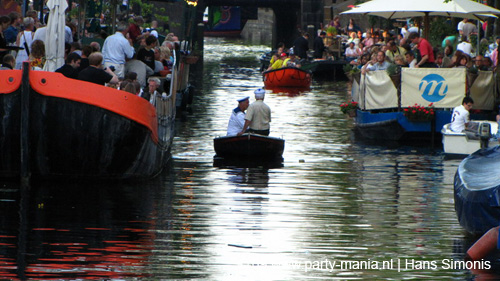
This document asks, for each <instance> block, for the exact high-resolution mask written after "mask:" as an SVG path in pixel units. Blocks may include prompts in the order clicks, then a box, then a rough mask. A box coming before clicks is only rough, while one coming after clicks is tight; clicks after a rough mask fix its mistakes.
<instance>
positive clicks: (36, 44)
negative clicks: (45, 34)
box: [29, 40, 45, 70]
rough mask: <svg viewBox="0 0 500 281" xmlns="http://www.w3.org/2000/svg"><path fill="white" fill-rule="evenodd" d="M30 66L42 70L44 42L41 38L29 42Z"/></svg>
mask: <svg viewBox="0 0 500 281" xmlns="http://www.w3.org/2000/svg"><path fill="white" fill-rule="evenodd" d="M29 61H30V66H31V67H32V68H33V70H42V69H43V65H44V64H45V44H44V43H43V41H41V40H35V41H33V43H31V53H30V55H29Z"/></svg>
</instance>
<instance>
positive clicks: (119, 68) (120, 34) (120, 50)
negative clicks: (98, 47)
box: [102, 23, 135, 78]
mask: <svg viewBox="0 0 500 281" xmlns="http://www.w3.org/2000/svg"><path fill="white" fill-rule="evenodd" d="M126 34H127V25H125V23H119V24H118V25H117V26H116V33H115V34H113V35H111V36H108V37H107V38H106V40H104V44H103V46H102V54H103V56H104V67H106V68H109V67H111V66H113V67H114V68H115V74H116V75H117V76H118V78H123V76H124V75H125V60H126V59H131V58H132V57H133V56H134V52H135V51H134V47H132V41H131V40H130V39H127V38H125V35H126Z"/></svg>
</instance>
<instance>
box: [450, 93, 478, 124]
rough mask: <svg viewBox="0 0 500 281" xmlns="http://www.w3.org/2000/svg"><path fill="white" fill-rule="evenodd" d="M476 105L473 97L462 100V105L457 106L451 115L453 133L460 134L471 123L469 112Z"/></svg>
mask: <svg viewBox="0 0 500 281" xmlns="http://www.w3.org/2000/svg"><path fill="white" fill-rule="evenodd" d="M473 105H474V100H473V99H472V98H471V97H465V98H464V99H463V100H462V105H460V106H457V107H455V108H454V109H453V114H452V115H451V125H450V129H451V130H452V131H453V132H457V133H460V132H462V131H463V130H465V128H467V124H468V123H469V121H470V119H469V111H470V110H471V108H472V106H473Z"/></svg>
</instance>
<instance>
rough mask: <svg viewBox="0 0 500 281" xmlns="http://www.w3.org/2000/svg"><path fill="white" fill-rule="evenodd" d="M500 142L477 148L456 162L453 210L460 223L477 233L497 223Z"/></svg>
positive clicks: (498, 217)
mask: <svg viewBox="0 0 500 281" xmlns="http://www.w3.org/2000/svg"><path fill="white" fill-rule="evenodd" d="M499 174H500V146H495V147H491V148H486V149H480V150H478V151H476V152H474V153H473V154H471V155H469V156H467V157H466V158H465V159H464V160H462V162H461V163H460V165H459V166H458V169H457V173H456V174H455V180H454V197H455V212H456V214H457V218H458V221H459V222H460V225H461V226H462V227H463V228H464V229H465V230H466V231H467V232H469V233H471V234H475V235H480V234H483V233H485V232H486V231H488V230H490V229H491V228H494V227H497V226H498V225H499V224H500V196H499V194H500V193H499V192H500V179H499V177H498V175H499Z"/></svg>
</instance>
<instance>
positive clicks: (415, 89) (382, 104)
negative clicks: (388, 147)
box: [351, 68, 495, 141]
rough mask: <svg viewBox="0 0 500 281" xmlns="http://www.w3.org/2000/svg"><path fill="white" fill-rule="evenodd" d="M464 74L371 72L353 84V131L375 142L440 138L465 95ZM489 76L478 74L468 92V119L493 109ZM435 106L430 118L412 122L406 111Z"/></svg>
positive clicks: (411, 70) (421, 70)
mask: <svg viewBox="0 0 500 281" xmlns="http://www.w3.org/2000/svg"><path fill="white" fill-rule="evenodd" d="M466 81H467V80H466V71H465V69H463V68H462V69H460V68H452V69H450V68H448V69H446V68H402V71H401V74H400V75H396V76H389V75H388V74H387V72H386V71H370V72H368V73H367V74H366V75H362V76H361V79H360V80H359V82H358V81H357V80H356V79H354V80H353V81H352V92H351V96H352V100H353V101H356V102H358V104H359V107H360V108H359V109H358V110H357V116H356V126H355V130H356V131H357V132H358V133H359V135H361V136H363V137H364V138H368V139H374V140H397V141H411V140H420V139H424V140H428V139H433V138H435V139H439V138H438V134H440V133H441V128H443V126H444V125H445V124H447V123H449V122H450V120H451V113H452V110H453V108H454V107H456V106H458V105H460V104H461V102H462V99H463V98H464V97H465V96H466ZM494 85H495V79H494V76H493V72H491V71H480V72H479V75H478V77H477V78H476V79H475V82H474V83H473V84H472V86H471V87H470V96H471V97H472V98H473V99H474V109H475V110H479V111H480V112H479V113H472V114H471V119H488V117H489V113H490V112H491V110H492V109H493V107H494V101H495V98H494V97H495V87H494ZM430 103H432V104H433V111H434V112H435V113H434V117H433V118H429V119H425V120H422V119H420V120H419V119H412V118H409V117H407V116H406V115H405V109H409V108H410V107H414V106H416V105H420V106H423V107H426V106H427V105H429V104H430Z"/></svg>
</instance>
